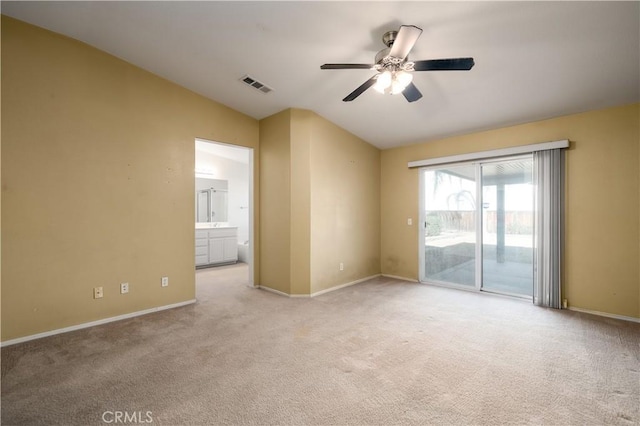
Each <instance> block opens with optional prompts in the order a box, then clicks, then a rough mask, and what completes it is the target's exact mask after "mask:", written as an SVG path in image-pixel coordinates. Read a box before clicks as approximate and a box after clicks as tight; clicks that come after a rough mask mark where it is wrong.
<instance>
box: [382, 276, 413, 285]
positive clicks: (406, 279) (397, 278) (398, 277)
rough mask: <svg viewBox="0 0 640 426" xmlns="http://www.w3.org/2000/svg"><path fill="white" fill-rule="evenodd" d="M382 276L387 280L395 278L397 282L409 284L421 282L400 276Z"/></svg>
mask: <svg viewBox="0 0 640 426" xmlns="http://www.w3.org/2000/svg"><path fill="white" fill-rule="evenodd" d="M382 276H383V277H385V278H393V279H396V280H401V281H409V282H412V283H419V282H420V281H418V280H414V279H413V278H407V277H400V276H398V275H389V274H382Z"/></svg>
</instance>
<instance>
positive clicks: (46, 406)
mask: <svg viewBox="0 0 640 426" xmlns="http://www.w3.org/2000/svg"><path fill="white" fill-rule="evenodd" d="M245 280H246V267H244V266H242V265H237V266H230V267H223V268H215V269H209V270H201V271H198V272H197V298H198V303H197V304H195V305H191V306H187V307H183V308H178V309H174V310H170V311H164V312H159V313H155V314H150V315H146V316H144V317H138V318H134V319H130V320H125V321H120V322H117V323H112V324H107V325H104V326H99V327H94V328H91V329H85V330H80V331H76V332H72V333H67V334H64V335H58V336H54V337H50V338H45V339H41V340H37V341H32V342H27V343H24V344H19V345H14V346H9V347H6V348H3V349H2V406H1V410H2V424H3V425H17V424H23V425H99V424H105V423H110V424H123V422H124V421H125V420H126V421H127V422H128V423H129V424H133V423H135V422H137V423H138V424H140V423H147V424H149V423H150V422H151V424H158V425H196V424H197V425H219V424H253V425H274V424H295V425H364V424H372V425H373V424H375V425H404V424H415V425H425V424H441V425H476V424H477V425H501V424H543V425H565V424H573V425H633V424H636V425H637V424H640V348H639V345H640V324H636V323H629V322H624V321H618V320H611V319H606V318H600V317H595V316H590V315H586V314H581V313H577V312H570V311H555V310H548V309H542V308H537V307H534V306H532V305H531V304H529V303H527V302H523V301H520V300H513V299H508V298H504V297H498V296H491V295H482V294H475V293H470V292H463V291H456V290H450V289H445V288H438V287H431V286H426V285H421V284H414V283H407V282H402V281H397V280H393V279H388V278H377V279H373V280H370V281H367V282H365V283H361V284H358V285H355V286H351V287H348V288H344V289H342V290H338V291H334V292H330V293H327V294H324V295H322V296H318V297H315V298H312V299H289V298H286V297H282V296H278V295H275V294H272V293H269V292H266V291H263V290H256V289H250V288H248V287H246V286H245V283H244V282H245ZM118 413H120V414H118ZM117 416H120V417H117ZM118 419H120V422H117V420H118ZM134 420H135V422H134Z"/></svg>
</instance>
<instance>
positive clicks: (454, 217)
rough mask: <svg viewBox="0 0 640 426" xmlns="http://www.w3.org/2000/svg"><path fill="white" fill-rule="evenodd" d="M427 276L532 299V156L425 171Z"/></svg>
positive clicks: (425, 278) (423, 252) (423, 239)
mask: <svg viewBox="0 0 640 426" xmlns="http://www.w3.org/2000/svg"><path fill="white" fill-rule="evenodd" d="M421 196H422V201H421V204H422V206H423V208H422V215H423V217H422V225H423V226H422V227H421V228H422V229H421V235H420V241H421V247H420V250H421V259H422V265H421V281H425V282H433V283H439V284H445V285H451V286H458V287H466V288H471V289H476V290H479V291H480V290H483V291H490V292H496V293H503V294H511V295H517V296H523V297H531V296H532V294H533V186H532V158H531V156H526V157H518V158H512V159H508V160H506V159H502V160H496V161H485V162H478V163H465V164H457V165H450V166H449V165H447V166H439V167H437V168H428V169H422V170H421Z"/></svg>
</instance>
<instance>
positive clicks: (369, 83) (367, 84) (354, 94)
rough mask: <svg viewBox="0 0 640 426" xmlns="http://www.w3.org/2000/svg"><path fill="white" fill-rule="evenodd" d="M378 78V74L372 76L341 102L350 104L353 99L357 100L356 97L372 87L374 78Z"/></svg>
mask: <svg viewBox="0 0 640 426" xmlns="http://www.w3.org/2000/svg"><path fill="white" fill-rule="evenodd" d="M377 77H378V74H376V75H374V76H373V77H371V78H370V79H369V80H367V81H365V82H364V83H362V84H361V85H360V87H358V88H357V89H356V90H354V91H353V92H351V93H349V94H348V95H347V97H346V98H344V99H343V100H342V101H343V102H351V101H352V100H354V99H355V98H357V97H358V96H360V95H362V93H363V92H364V91H365V90H367V89H368V88H369V87H371V86H373V85H374V84H375V82H376V78H377Z"/></svg>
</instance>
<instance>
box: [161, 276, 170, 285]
mask: <svg viewBox="0 0 640 426" xmlns="http://www.w3.org/2000/svg"><path fill="white" fill-rule="evenodd" d="M161 283H162V287H169V277H162V281H161Z"/></svg>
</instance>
